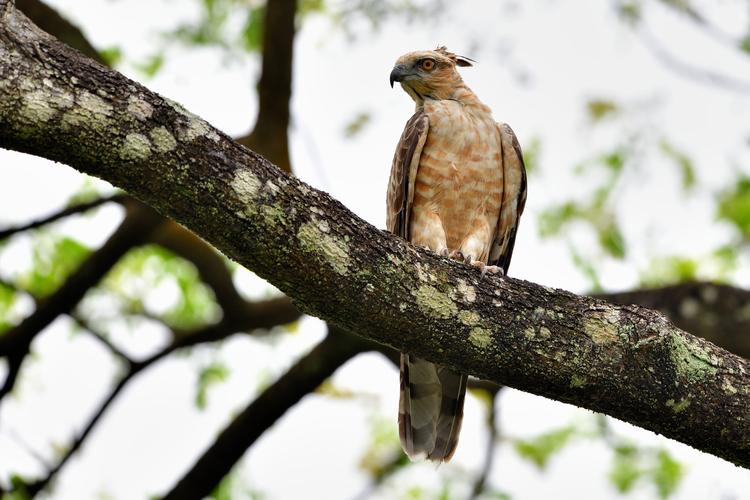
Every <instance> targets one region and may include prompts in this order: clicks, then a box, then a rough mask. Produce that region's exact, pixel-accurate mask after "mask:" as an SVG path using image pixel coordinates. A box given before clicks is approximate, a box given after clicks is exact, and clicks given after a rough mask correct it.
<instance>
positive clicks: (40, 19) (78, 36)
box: [16, 0, 104, 63]
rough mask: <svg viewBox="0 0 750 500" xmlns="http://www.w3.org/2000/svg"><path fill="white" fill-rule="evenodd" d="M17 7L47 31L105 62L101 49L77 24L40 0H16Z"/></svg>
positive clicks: (85, 53)
mask: <svg viewBox="0 0 750 500" xmlns="http://www.w3.org/2000/svg"><path fill="white" fill-rule="evenodd" d="M16 7H17V8H18V9H19V10H21V11H22V12H23V13H24V14H26V15H27V16H29V19H31V20H32V21H34V23H35V24H36V25H37V26H39V27H40V28H42V29H43V30H44V31H46V32H47V33H50V34H52V35H54V36H55V37H57V38H58V39H59V40H60V41H61V42H63V43H67V44H68V45H70V46H71V47H73V48H74V49H76V50H79V51H80V52H82V53H83V54H84V55H86V56H88V57H90V58H92V59H94V60H96V61H99V62H100V63H104V60H103V59H102V57H101V55H100V54H99V51H98V50H96V49H95V48H94V46H93V45H91V43H89V41H88V40H87V39H86V37H85V36H84V34H83V32H82V31H81V30H80V28H78V27H77V26H76V25H74V24H72V23H71V22H70V21H68V20H67V19H65V18H64V17H63V16H61V15H60V14H59V13H58V12H57V11H56V10H55V9H53V8H52V7H50V6H49V5H47V4H45V3H44V2H42V1H40V0H16Z"/></svg>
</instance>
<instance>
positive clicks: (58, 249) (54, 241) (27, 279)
mask: <svg viewBox="0 0 750 500" xmlns="http://www.w3.org/2000/svg"><path fill="white" fill-rule="evenodd" d="M33 245H34V246H33V249H32V265H31V268H30V269H28V270H27V271H25V272H23V273H21V274H20V275H19V276H18V277H17V282H18V285H19V287H20V288H22V289H24V290H26V291H28V292H29V293H30V294H31V295H33V296H34V297H37V298H41V297H45V296H47V295H49V294H51V293H52V292H54V291H55V290H57V289H58V288H59V287H60V285H62V284H63V282H64V281H65V280H66V279H67V277H68V276H69V275H70V274H71V273H73V272H74V271H75V270H76V269H78V267H79V266H80V265H81V263H82V262H83V260H84V259H85V258H86V257H88V256H89V254H90V253H91V250H90V249H89V248H88V247H86V246H85V245H83V244H82V243H80V242H79V241H77V240H75V239H73V238H70V237H68V236H62V235H59V234H54V233H51V232H49V231H46V230H40V231H36V234H35V235H34V244H33Z"/></svg>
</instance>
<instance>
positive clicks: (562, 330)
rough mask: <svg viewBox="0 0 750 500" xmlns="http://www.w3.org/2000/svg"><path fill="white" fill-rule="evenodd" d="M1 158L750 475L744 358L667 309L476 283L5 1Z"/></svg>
mask: <svg viewBox="0 0 750 500" xmlns="http://www.w3.org/2000/svg"><path fill="white" fill-rule="evenodd" d="M0 146H2V147H4V148H8V149H14V150H17V151H23V152H27V153H30V154H34V155H37V156H41V157H44V158H48V159H51V160H54V161H59V162H62V163H65V164H68V165H71V166H73V167H74V168H76V169H78V170H80V171H82V172H86V173H88V174H91V175H95V176H97V177H100V178H103V179H106V180H108V181H110V182H111V183H113V184H114V185H116V186H119V187H121V188H123V189H126V190H127V191H129V192H130V193H132V194H133V195H134V196H136V197H138V198H140V199H141V200H143V201H144V202H146V203H148V204H149V205H151V206H153V207H155V208H156V209H157V210H159V211H160V212H161V213H163V214H165V215H167V216H169V217H171V218H173V219H175V220H176V221H178V222H180V223H182V224H184V225H185V226H187V227H188V228H190V229H192V230H193V231H195V232H196V233H197V234H198V235H200V236H201V237H203V238H205V239H206V240H207V241H209V242H211V243H212V244H214V245H215V246H216V247H217V248H219V249H220V250H221V251H223V252H224V253H225V254H226V255H228V256H229V257H230V258H232V259H234V260H236V261H237V262H239V263H241V264H242V265H245V266H247V267H248V268H250V269H252V270H253V271H255V272H256V273H257V274H258V275H260V276H262V277H264V278H266V279H267V280H268V281H270V282H271V283H273V284H274V285H276V286H277V287H279V288H280V289H281V290H282V291H284V292H285V293H286V294H288V295H289V296H290V297H292V298H293V300H294V301H295V302H296V304H297V305H298V306H299V307H300V308H301V309H302V310H303V311H305V312H307V313H309V314H312V315H315V316H318V317H321V318H324V319H326V320H327V321H330V322H332V323H334V324H336V325H339V326H341V327H343V328H345V329H347V330H350V331H353V332H357V333H358V334H360V335H362V336H365V337H368V338H370V339H373V340H375V341H377V342H381V343H384V344H388V345H390V346H393V347H396V348H398V349H399V350H402V351H406V352H410V353H414V354H416V355H418V356H420V357H422V358H425V359H428V360H431V361H436V362H439V363H442V364H444V365H449V366H451V367H452V368H454V369H456V370H459V371H462V372H466V373H471V374H473V375H476V376H478V377H481V378H484V379H488V380H493V381H496V382H498V383H500V384H504V385H508V386H511V387H516V388H519V389H522V390H525V391H528V392H532V393H535V394H541V395H543V396H547V397H550V398H553V399H557V400H560V401H565V402H568V403H572V404H575V405H578V406H583V407H586V408H590V409H592V410H596V411H600V412H603V413H606V414H609V415H612V416H614V417H617V418H620V419H622V420H626V421H628V422H632V423H634V424H636V425H639V426H641V427H644V428H646V429H650V430H652V431H655V432H658V433H661V434H664V435H666V436H668V437H671V438H674V439H676V440H679V441H682V442H684V443H687V444H690V445H692V446H695V447H696V448H698V449H701V450H704V451H707V452H710V453H713V454H715V455H718V456H721V457H723V458H725V459H727V460H730V461H732V462H734V463H736V464H738V465H742V466H744V467H750V384H749V383H748V381H749V380H750V363H748V361H746V360H744V359H742V358H740V357H738V356H735V355H732V354H730V353H728V352H726V351H724V350H722V349H720V348H718V347H716V346H714V345H712V344H710V343H708V342H706V341H704V340H702V339H699V338H695V337H693V336H691V335H689V334H687V333H685V332H683V331H681V330H679V329H678V328H676V327H675V326H673V325H672V324H670V323H669V322H668V321H667V320H666V319H665V318H664V317H663V316H662V315H661V314H659V313H657V312H654V311H651V310H648V309H644V308H641V307H637V306H615V305H612V304H608V303H606V302H603V301H601V300H596V299H592V298H587V297H580V296H576V295H573V294H571V293H568V292H565V291H562V290H554V289H550V288H547V287H544V286H540V285H536V284H533V283H528V282H525V281H521V280H516V279H511V278H499V277H484V278H482V277H481V276H480V275H479V273H478V272H477V270H476V269H474V268H471V267H469V266H465V265H462V264H458V263H454V262H451V261H449V260H447V259H444V258H441V257H439V256H437V255H435V254H433V253H430V252H427V251H423V250H420V249H416V248H414V247H412V246H410V245H408V244H406V243H405V242H404V241H402V240H400V239H399V238H397V237H395V236H393V235H391V234H388V233H385V232H383V231H379V230H378V229H376V228H374V227H373V226H371V225H370V224H367V223H366V222H364V221H362V220H361V219H359V218H358V217H357V216H356V215H354V214H352V213H351V212H349V211H348V210H347V209H346V208H345V207H344V206H342V205H341V204H340V203H339V202H337V201H336V200H334V199H332V198H331V197H330V196H328V195H327V194H326V193H323V192H321V191H318V190H316V189H314V188H312V187H310V186H308V185H306V184H304V183H302V182H300V181H299V180H297V179H295V178H293V177H290V176H288V175H286V174H285V173H283V172H282V171H280V170H279V169H277V168H276V167H274V166H273V165H271V164H270V163H269V162H267V161H266V160H264V159H263V158H261V157H260V156H258V155H257V154H255V153H253V152H252V151H249V150H247V149H246V148H244V147H242V146H240V145H238V144H236V143H235V142H233V141H232V140H231V139H230V138H229V137H227V136H226V135H224V134H223V133H221V132H219V131H217V130H215V129H214V128H212V127H211V126H210V125H209V124H208V123H206V122H205V121H203V120H202V119H200V118H198V117H197V116H194V115H192V114H190V113H189V112H187V111H185V110H184V109H183V108H182V107H181V106H179V105H177V104H176V103H174V102H171V101H169V100H167V99H165V98H163V97H161V96H159V95H157V94H155V93H153V92H150V91H149V90H147V89H146V88H144V87H142V86H141V85H139V84H138V83H135V82H133V81H131V80H128V79H127V78H125V77H124V76H122V75H120V74H118V73H117V72H114V71H111V70H109V69H107V68H105V67H104V66H102V65H100V64H98V63H96V62H94V61H91V60H89V59H86V58H85V57H83V56H82V55H81V54H79V53H77V52H75V51H74V50H72V49H70V48H68V47H66V46H65V45H63V44H61V43H59V42H57V41H56V40H55V39H53V38H51V37H49V36H48V35H46V34H44V33H43V32H41V31H39V30H38V29H37V28H36V27H34V26H33V25H32V24H31V23H30V22H29V21H28V20H27V19H26V18H25V17H24V16H23V15H22V14H21V13H19V12H17V11H15V10H14V9H13V7H12V3H11V2H9V1H8V0H0ZM384 168H385V167H384ZM394 390H395V388H394Z"/></svg>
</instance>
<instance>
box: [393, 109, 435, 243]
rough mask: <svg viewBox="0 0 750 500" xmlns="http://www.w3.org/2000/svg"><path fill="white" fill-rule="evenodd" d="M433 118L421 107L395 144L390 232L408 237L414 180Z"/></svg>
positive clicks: (407, 123)
mask: <svg viewBox="0 0 750 500" xmlns="http://www.w3.org/2000/svg"><path fill="white" fill-rule="evenodd" d="M429 128H430V121H429V118H428V117H427V114H426V113H425V112H424V109H422V108H419V109H417V111H416V112H415V113H414V115H413V116H412V117H411V118H410V119H409V121H408V122H406V127H404V131H403V133H402V134H401V139H400V140H399V141H398V145H397V146H396V153H395V154H394V155H393V164H392V165H391V177H390V179H389V181H388V196H387V198H386V200H387V214H386V227H387V229H388V231H390V232H392V233H395V234H397V235H399V236H401V237H402V238H404V239H406V240H408V239H409V219H410V218H411V204H412V201H413V200H414V182H415V179H416V177H417V169H418V168H419V158H420V157H421V156H422V148H423V147H424V143H425V141H426V140H427V132H428V130H429Z"/></svg>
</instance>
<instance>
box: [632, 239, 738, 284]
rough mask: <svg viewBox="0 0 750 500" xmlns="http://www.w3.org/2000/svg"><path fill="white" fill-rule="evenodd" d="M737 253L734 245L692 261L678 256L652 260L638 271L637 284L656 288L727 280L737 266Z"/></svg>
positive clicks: (690, 258)
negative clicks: (692, 282) (693, 282)
mask: <svg viewBox="0 0 750 500" xmlns="http://www.w3.org/2000/svg"><path fill="white" fill-rule="evenodd" d="M738 250H739V249H738V248H737V247H736V246H734V245H724V246H721V247H719V248H717V249H716V250H714V251H713V252H711V253H710V254H708V255H704V256H699V257H695V258H692V257H686V256H680V255H670V256H666V257H657V258H654V259H652V260H651V262H650V263H649V265H648V267H647V268H646V269H645V270H643V271H642V272H641V275H640V283H641V285H642V286H645V287H657V286H664V285H674V284H677V283H685V282H689V281H698V280H711V281H714V282H722V281H728V280H729V279H730V277H731V275H732V273H733V272H734V271H735V270H736V269H737V267H738V265H739V251H738Z"/></svg>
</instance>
